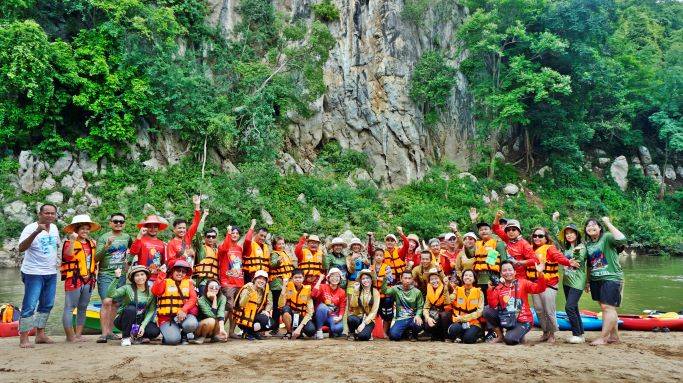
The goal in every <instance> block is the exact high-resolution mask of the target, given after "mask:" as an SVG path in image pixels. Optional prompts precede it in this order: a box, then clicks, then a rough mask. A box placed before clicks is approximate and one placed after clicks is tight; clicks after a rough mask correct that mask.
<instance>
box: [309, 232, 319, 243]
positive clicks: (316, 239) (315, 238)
mask: <svg viewBox="0 0 683 383" xmlns="http://www.w3.org/2000/svg"><path fill="white" fill-rule="evenodd" d="M306 241H307V242H318V243H320V238H318V236H317V235H315V234H314V235H309V236H308V238H306Z"/></svg>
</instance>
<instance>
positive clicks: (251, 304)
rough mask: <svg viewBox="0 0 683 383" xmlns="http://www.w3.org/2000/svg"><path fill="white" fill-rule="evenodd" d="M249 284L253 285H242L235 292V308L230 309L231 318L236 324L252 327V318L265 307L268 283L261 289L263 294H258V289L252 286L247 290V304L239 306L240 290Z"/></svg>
mask: <svg viewBox="0 0 683 383" xmlns="http://www.w3.org/2000/svg"><path fill="white" fill-rule="evenodd" d="M249 285H252V286H253V284H250V283H248V284H246V285H244V286H242V287H241V288H240V291H239V292H238V293H237V296H235V309H234V310H233V311H232V318H233V320H234V321H235V323H236V324H239V325H243V326H247V327H249V328H252V327H254V318H256V315H258V313H260V312H261V311H263V309H264V308H265V307H266V303H267V302H268V294H270V288H269V287H268V284H266V289H265V290H264V291H263V294H260V293H259V292H258V289H256V288H254V289H253V290H252V291H250V292H249V301H248V302H247V304H245V305H244V307H240V306H239V300H240V295H242V291H243V290H244V289H245V288H246V287H247V286H249Z"/></svg>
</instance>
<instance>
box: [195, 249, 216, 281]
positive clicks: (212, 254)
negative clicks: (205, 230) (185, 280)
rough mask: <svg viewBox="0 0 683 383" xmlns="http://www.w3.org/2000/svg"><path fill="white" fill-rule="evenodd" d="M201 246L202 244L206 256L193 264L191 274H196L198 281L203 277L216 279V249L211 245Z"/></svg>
mask: <svg viewBox="0 0 683 383" xmlns="http://www.w3.org/2000/svg"><path fill="white" fill-rule="evenodd" d="M202 246H204V252H205V254H206V256H205V257H204V259H202V260H201V261H200V262H199V263H197V264H196V265H194V271H193V273H192V275H193V276H196V277H197V280H198V281H201V280H204V279H215V280H218V273H219V271H218V255H217V254H216V250H214V249H213V247H211V246H206V245H202Z"/></svg>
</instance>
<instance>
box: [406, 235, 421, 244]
mask: <svg viewBox="0 0 683 383" xmlns="http://www.w3.org/2000/svg"><path fill="white" fill-rule="evenodd" d="M408 240H409V241H415V243H417V245H418V246H419V245H420V237H418V236H417V234H408Z"/></svg>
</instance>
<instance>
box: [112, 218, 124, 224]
mask: <svg viewBox="0 0 683 383" xmlns="http://www.w3.org/2000/svg"><path fill="white" fill-rule="evenodd" d="M111 223H113V224H114V225H123V224H124V223H126V221H124V220H122V219H112V220H111Z"/></svg>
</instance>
